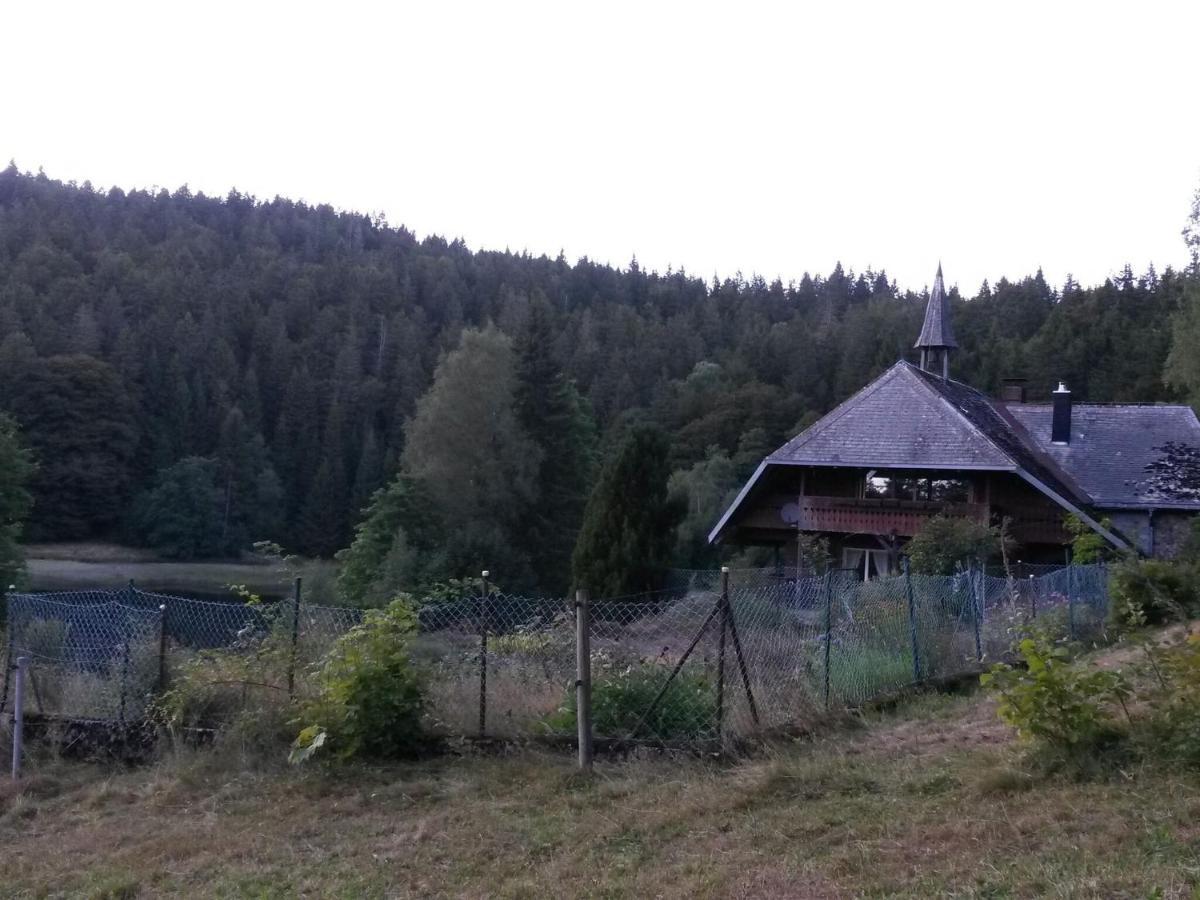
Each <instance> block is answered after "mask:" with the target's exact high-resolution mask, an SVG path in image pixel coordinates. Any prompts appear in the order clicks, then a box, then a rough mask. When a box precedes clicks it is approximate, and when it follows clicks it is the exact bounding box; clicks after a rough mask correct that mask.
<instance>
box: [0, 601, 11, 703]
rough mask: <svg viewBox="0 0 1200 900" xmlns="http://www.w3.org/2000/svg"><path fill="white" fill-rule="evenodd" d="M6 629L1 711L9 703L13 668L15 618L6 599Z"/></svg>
mask: <svg viewBox="0 0 1200 900" xmlns="http://www.w3.org/2000/svg"><path fill="white" fill-rule="evenodd" d="M5 605H6V609H5V610H4V613H5V620H6V621H5V623H4V627H5V630H6V631H8V646H7V647H6V649H5V651H4V696H3V697H0V712H4V707H5V704H7V703H8V680H9V676H10V675H11V673H12V669H13V619H12V606H11V605H10V604H8V600H7V598H6V599H5Z"/></svg>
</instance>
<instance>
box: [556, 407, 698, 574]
mask: <svg viewBox="0 0 1200 900" xmlns="http://www.w3.org/2000/svg"><path fill="white" fill-rule="evenodd" d="M669 450H670V444H669V442H668V440H667V437H666V435H665V434H663V432H662V431H660V430H658V429H656V428H652V427H648V426H637V427H634V428H632V429H631V430H630V431H629V433H628V434H627V435H626V437H625V439H624V441H623V442H622V443H621V445H620V447H619V448H618V449H617V451H616V452H615V453H614V454H613V456H612V457H611V458H610V459H609V460H608V461H607V462H606V463H605V464H604V467H603V469H602V470H601V472H600V477H599V480H598V481H597V482H596V487H595V489H594V490H593V491H592V494H591V496H590V497H589V498H588V502H587V508H586V509H585V511H584V516H583V527H582V528H581V530H580V532H579V541H578V543H577V544H576V545H575V553H574V556H573V557H572V563H571V568H572V577H573V580H574V583H575V586H576V587H577V588H584V587H586V588H588V589H589V590H590V591H591V593H592V596H593V597H615V596H621V595H625V594H633V593H638V592H642V591H653V590H657V589H659V588H661V587H662V583H663V579H664V577H665V575H666V571H667V568H668V566H669V565H670V562H671V552H672V549H673V546H674V543H675V527H676V525H677V524H678V522H679V519H680V515H681V512H682V510H681V508H680V506H679V504H678V502H676V501H674V500H672V499H671V498H670V497H669V496H668V493H667V477H668V475H669V474H670V471H669V466H668V454H669Z"/></svg>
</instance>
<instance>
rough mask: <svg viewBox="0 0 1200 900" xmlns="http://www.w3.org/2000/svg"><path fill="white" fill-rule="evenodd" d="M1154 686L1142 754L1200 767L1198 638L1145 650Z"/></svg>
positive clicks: (1199, 644)
mask: <svg viewBox="0 0 1200 900" xmlns="http://www.w3.org/2000/svg"><path fill="white" fill-rule="evenodd" d="M1147 654H1148V658H1149V665H1150V669H1151V670H1152V672H1151V674H1152V675H1153V681H1152V684H1154V685H1156V686H1157V687H1156V689H1155V690H1154V691H1153V693H1152V695H1151V697H1150V701H1149V707H1150V716H1149V720H1148V721H1147V722H1146V727H1145V740H1144V741H1143V742H1142V743H1143V745H1144V749H1145V752H1146V753H1147V754H1150V755H1155V756H1159V757H1164V758H1167V759H1170V760H1173V761H1177V762H1181V763H1183V764H1185V765H1188V766H1192V767H1200V635H1197V634H1192V635H1189V636H1188V638H1187V640H1185V641H1184V642H1183V643H1181V644H1178V645H1176V646H1173V647H1168V648H1165V649H1162V648H1157V647H1147Z"/></svg>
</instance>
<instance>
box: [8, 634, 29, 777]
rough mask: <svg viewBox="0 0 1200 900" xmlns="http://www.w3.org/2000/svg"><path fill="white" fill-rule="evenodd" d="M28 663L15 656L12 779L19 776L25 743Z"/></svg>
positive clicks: (25, 659)
mask: <svg viewBox="0 0 1200 900" xmlns="http://www.w3.org/2000/svg"><path fill="white" fill-rule="evenodd" d="M28 664H29V658H28V657H26V656H18V657H17V683H16V686H15V687H14V689H13V746H12V777H13V781H16V780H18V779H19V778H20V777H21V753H22V752H23V750H24V744H25V667H26V666H27V665H28Z"/></svg>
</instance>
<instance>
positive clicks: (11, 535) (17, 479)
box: [0, 414, 33, 596]
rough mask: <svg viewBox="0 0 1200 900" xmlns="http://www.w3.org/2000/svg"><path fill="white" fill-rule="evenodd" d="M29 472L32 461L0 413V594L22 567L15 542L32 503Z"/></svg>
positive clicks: (11, 424)
mask: <svg viewBox="0 0 1200 900" xmlns="http://www.w3.org/2000/svg"><path fill="white" fill-rule="evenodd" d="M32 474H33V462H32V461H31V460H30V457H29V451H27V450H26V449H25V447H24V446H22V444H21V440H20V435H19V433H18V431H17V424H16V422H14V421H13V420H12V419H10V418H9V417H8V416H6V415H3V414H0V596H2V595H3V594H4V592H5V591H6V590H7V589H8V586H9V585H10V584H15V583H16V582H17V580H18V578H19V576H20V575H21V573H22V572H23V571H24V568H25V560H24V557H23V556H22V554H21V548H20V547H19V546H18V545H17V542H18V541H19V540H20V537H21V529H22V526H23V524H24V522H25V517H26V516H27V515H28V514H29V509H30V506H31V505H32V502H33V498H32V497H31V496H30V494H29V489H28V484H29V477H30V475H32Z"/></svg>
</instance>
